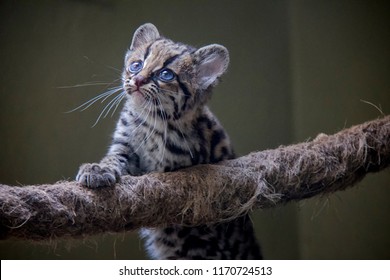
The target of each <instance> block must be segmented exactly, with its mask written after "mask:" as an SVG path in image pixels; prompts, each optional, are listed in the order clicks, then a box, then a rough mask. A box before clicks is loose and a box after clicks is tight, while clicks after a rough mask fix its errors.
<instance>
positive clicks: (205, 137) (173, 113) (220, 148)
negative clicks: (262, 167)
mask: <svg viewBox="0 0 390 280" xmlns="http://www.w3.org/2000/svg"><path fill="white" fill-rule="evenodd" d="M228 63H229V54H228V51H227V49H226V48H225V47H223V46H221V45H208V46H205V47H202V48H200V49H196V48H193V47H191V46H188V45H185V44H182V43H175V42H173V41H171V40H169V39H167V38H164V37H162V36H160V34H159V32H158V30H157V29H156V27H155V26H154V25H152V24H144V25H142V26H140V27H139V28H138V29H137V30H136V32H135V34H134V36H133V40H132V43H131V46H130V49H129V50H128V52H127V53H126V57H125V67H124V70H123V76H122V81H123V89H124V91H125V93H126V103H125V105H124V108H123V110H122V112H121V115H120V118H119V121H118V123H117V127H116V130H115V133H114V136H113V141H112V145H111V146H110V149H109V151H108V153H107V155H106V156H105V157H104V158H103V159H102V160H101V162H100V163H92V164H83V165H82V166H81V167H80V170H79V172H78V174H77V180H78V181H79V182H80V183H81V184H82V185H85V186H87V187H90V188H98V187H102V186H113V185H114V184H115V183H116V182H118V181H119V180H120V177H121V176H122V175H126V174H130V175H141V174H145V173H149V172H164V171H172V170H176V169H178V168H183V167H187V166H191V165H195V164H203V163H216V162H218V161H221V160H225V159H231V158H233V156H234V154H233V150H232V148H231V146H230V142H229V138H228V136H227V135H226V133H225V131H224V129H223V128H222V126H221V125H220V123H219V122H218V120H217V119H216V117H215V116H214V115H213V114H212V113H211V112H210V110H209V109H208V107H207V106H206V102H207V100H208V99H209V98H210V95H211V89H212V88H213V87H214V86H215V85H216V83H217V82H218V80H219V78H220V76H221V75H222V74H223V73H224V72H225V71H226V69H227V66H228ZM142 236H143V237H144V238H145V239H146V249H147V251H148V253H149V255H150V256H151V257H152V258H156V259H253V258H261V253H260V249H259V247H258V245H257V243H256V240H255V237H254V233H253V228H252V224H251V221H250V219H249V217H248V216H244V217H241V218H238V219H236V220H234V221H232V222H229V223H223V224H217V225H215V226H199V227H182V226H179V225H172V226H170V227H167V228H155V229H143V230H142Z"/></svg>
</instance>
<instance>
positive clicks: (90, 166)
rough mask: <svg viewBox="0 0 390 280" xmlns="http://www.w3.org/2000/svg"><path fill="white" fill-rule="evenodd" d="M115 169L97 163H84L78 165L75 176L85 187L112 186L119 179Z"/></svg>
mask: <svg viewBox="0 0 390 280" xmlns="http://www.w3.org/2000/svg"><path fill="white" fill-rule="evenodd" d="M116 174H117V173H116V172H115V170H112V169H110V168H109V167H107V166H101V165H99V164H97V163H86V164H83V165H81V166H80V169H79V172H78V174H77V176H76V181H78V182H79V183H80V184H81V185H82V186H84V187H87V188H92V189H94V188H101V187H113V186H114V185H115V183H117V182H118V181H119V176H116Z"/></svg>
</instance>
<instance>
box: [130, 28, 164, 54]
mask: <svg viewBox="0 0 390 280" xmlns="http://www.w3.org/2000/svg"><path fill="white" fill-rule="evenodd" d="M158 38H160V33H159V32H158V30H157V28H156V26H154V25H153V24H151V23H145V24H143V25H141V26H140V27H138V29H137V30H136V31H135V32H134V35H133V41H132V42H131V46H130V50H134V49H136V48H138V47H139V46H142V45H144V44H147V43H149V42H152V41H155V40H156V39H158Z"/></svg>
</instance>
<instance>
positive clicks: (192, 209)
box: [0, 116, 390, 241]
mask: <svg viewBox="0 0 390 280" xmlns="http://www.w3.org/2000/svg"><path fill="white" fill-rule="evenodd" d="M389 163H390V116H386V117H383V118H381V119H377V120H373V121H370V122H366V123H364V124H360V125H356V126H353V127H351V128H348V129H344V130H342V131H340V132H338V133H336V134H334V135H330V136H328V135H325V134H320V135H319V136H317V138H316V139H314V140H313V141H310V142H305V143H300V144H295V145H290V146H283V147H279V148H277V149H273V150H266V151H261V152H254V153H251V154H249V155H247V156H243V157H240V158H237V159H234V160H229V161H224V162H221V163H219V164H215V165H198V166H193V167H190V168H186V169H182V170H179V171H176V172H167V173H152V174H147V175H144V176H139V177H134V176H124V177H123V178H122V181H121V182H120V183H118V184H117V185H116V186H115V187H113V188H101V189H97V190H94V189H92V190H91V189H87V188H83V187H81V186H80V185H79V184H78V183H77V182H65V181H63V182H58V183H55V184H52V185H49V184H47V185H33V186H22V187H20V186H6V185H0V238H1V239H7V238H11V237H15V238H21V239H29V240H42V241H43V240H49V239H54V238H59V237H73V238H75V237H86V236H88V235H95V234H99V233H104V232H122V231H128V230H135V229H138V228H140V227H161V226H164V225H167V224H181V225H187V226H195V225H200V224H212V223H217V222H222V221H227V220H231V219H234V218H235V217H238V216H240V215H243V214H245V213H248V212H250V211H252V210H255V209H259V208H270V207H274V206H276V205H278V204H285V203H287V202H289V201H297V200H301V199H305V198H309V197H313V196H316V195H323V194H327V193H332V192H335V191H340V190H344V189H346V188H347V187H350V186H353V185H354V184H355V183H357V182H359V181H360V180H361V179H362V178H363V177H364V176H365V175H366V174H367V173H369V172H377V171H380V170H382V169H384V168H386V167H388V165H389Z"/></svg>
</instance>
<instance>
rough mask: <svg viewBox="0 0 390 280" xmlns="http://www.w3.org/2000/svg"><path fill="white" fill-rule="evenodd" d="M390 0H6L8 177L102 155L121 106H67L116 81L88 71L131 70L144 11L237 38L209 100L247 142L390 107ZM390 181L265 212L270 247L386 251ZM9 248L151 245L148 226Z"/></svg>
mask: <svg viewBox="0 0 390 280" xmlns="http://www.w3.org/2000/svg"><path fill="white" fill-rule="evenodd" d="M389 8H390V4H389V1H358V0H356V1H348V0H337V1H336V0H334V1H333V0H332V1H325V0H323V1H304V0H291V1H286V0H274V1H267V0H263V1H260V0H241V1H233V0H230V1H229V0H223V1H222V0H214V1H206V0H197V1H189V0H171V1H167V0H160V1H151V0H132V1H119V0H112V1H108V0H73V1H71V0H69V1H51V0H50V1H44V0H40V1H22V0H20V1H12V0H2V1H1V2H0V62H1V67H0V97H1V98H0V143H1V145H0V183H2V184H9V185H28V184H41V183H54V182H56V181H58V180H73V178H74V177H75V174H76V172H77V170H78V166H79V165H80V164H81V163H84V162H94V161H98V160H100V159H101V157H102V156H104V154H105V153H106V150H107V147H108V145H109V144H110V137H111V134H112V132H113V129H114V125H115V122H116V118H117V114H115V115H114V116H113V117H111V116H108V117H107V118H105V119H103V120H101V121H100V122H99V123H98V124H97V125H96V126H95V127H93V128H91V126H92V125H93V124H94V123H95V120H96V119H97V117H98V115H99V113H100V112H101V110H102V108H103V106H104V104H100V103H98V104H96V105H95V106H92V107H91V108H89V109H88V110H86V111H83V112H73V113H65V112H67V111H69V110H71V109H74V108H75V107H77V106H78V105H80V104H82V103H83V102H84V101H87V100H88V99H90V98H92V97H93V96H95V95H97V94H99V93H101V92H103V91H105V90H106V86H105V85H100V86H99V85H95V86H83V87H78V86H77V85H80V84H86V83H100V82H105V83H109V82H112V81H115V80H116V79H118V78H119V77H120V72H121V69H122V61H123V56H124V53H125V51H126V48H127V47H128V46H129V44H130V41H131V37H132V34H133V32H134V31H135V29H136V28H137V27H138V26H139V25H141V24H142V23H145V22H152V23H154V24H155V25H156V26H157V27H158V28H159V30H160V32H161V33H162V34H163V35H165V36H166V37H168V38H171V39H173V40H176V41H181V42H185V43H188V44H191V45H194V46H197V47H201V46H203V45H206V44H210V43H219V44H222V45H224V46H226V47H227V48H228V49H229V51H230V56H231V64H230V67H229V71H228V73H227V74H226V75H225V76H224V79H223V82H222V83H221V84H220V85H219V86H218V87H217V88H216V90H215V91H214V96H213V99H212V102H211V105H210V106H211V108H212V110H213V111H214V112H215V114H216V115H217V116H218V118H219V119H220V121H221V122H222V123H223V125H224V126H225V128H226V130H227V131H228V133H229V134H230V136H231V138H232V140H233V143H234V145H235V148H236V150H237V152H238V153H239V154H240V155H245V154H247V153H249V152H251V151H257V150H263V149H272V148H276V147H278V146H279V145H288V144H292V143H297V142H300V141H306V140H310V139H313V138H314V137H315V136H316V135H317V134H318V133H320V132H323V133H327V134H332V133H335V132H337V131H339V130H341V129H343V128H346V127H350V126H352V125H354V124H358V123H361V122H364V121H367V120H371V119H375V118H377V117H380V116H381V112H380V111H379V110H378V109H377V108H375V106H377V107H379V108H381V110H382V111H383V113H384V114H389V113H390V79H389V77H390V56H389V50H390V18H389ZM64 87H65V88H64ZM367 102H370V103H372V104H374V105H375V106H372V105H369V104H367ZM118 111H119V110H118ZM389 184H390V171H389V170H385V171H382V172H381V173H378V174H373V175H369V176H367V177H366V179H365V180H363V181H362V182H361V183H359V185H358V186H357V187H354V188H352V189H349V190H346V191H343V192H339V193H335V194H333V195H329V196H325V197H320V198H314V199H309V200H305V201H302V202H299V203H290V204H288V205H285V206H283V207H278V208H274V209H269V210H264V211H257V212H255V213H254V215H253V216H252V218H253V221H254V222H255V225H256V230H257V234H258V238H259V240H260V241H261V244H262V247H263V251H264V255H265V257H266V258H267V259H389V258H390V239H389V238H388V237H389V236H390V218H389V217H390V203H389V202H388V199H389V197H390V188H389ZM0 207H1V206H0ZM0 257H1V259H143V258H145V255H144V252H143V245H142V242H141V241H140V240H139V239H138V235H137V233H122V234H107V235H104V236H93V237H88V238H85V239H83V240H62V241H56V240H51V241H49V242H47V243H39V244H37V243H32V242H26V241H20V240H6V241H0Z"/></svg>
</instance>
